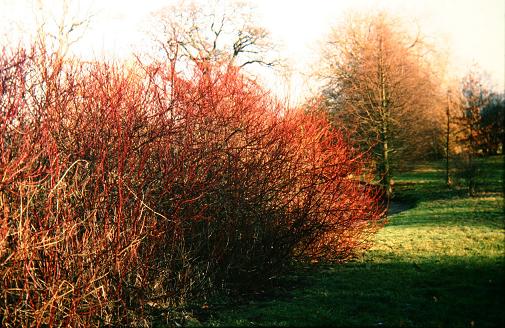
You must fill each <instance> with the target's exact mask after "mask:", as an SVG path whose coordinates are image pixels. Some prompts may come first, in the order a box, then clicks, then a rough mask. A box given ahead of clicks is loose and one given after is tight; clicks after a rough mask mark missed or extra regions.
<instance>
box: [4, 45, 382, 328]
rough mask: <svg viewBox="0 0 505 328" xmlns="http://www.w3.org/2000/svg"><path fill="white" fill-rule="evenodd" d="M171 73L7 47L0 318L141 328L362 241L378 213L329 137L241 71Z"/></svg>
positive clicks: (339, 255)
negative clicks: (199, 300) (159, 315)
mask: <svg viewBox="0 0 505 328" xmlns="http://www.w3.org/2000/svg"><path fill="white" fill-rule="evenodd" d="M174 67H175V66H174V65H173V63H172V64H170V63H168V64H167V63H152V64H148V65H143V64H140V63H136V64H132V65H129V66H126V65H120V64H104V63H99V62H94V63H93V62H92V63H89V62H88V63H84V62H78V61H70V60H64V59H62V58H60V57H58V56H57V55H56V54H48V53H46V52H45V51H44V48H43V47H38V48H37V47H35V48H34V49H32V50H30V51H23V50H18V51H14V52H10V53H9V52H8V51H7V50H5V49H4V50H3V55H2V58H1V60H0V82H1V87H0V120H1V121H0V151H1V153H0V178H1V180H0V213H1V214H0V215H1V220H0V263H1V267H0V274H1V277H2V278H1V281H0V282H1V285H2V286H1V293H0V311H1V312H0V316H1V321H2V325H4V326H32V325H33V326H40V325H48V326H55V325H70V326H89V325H119V324H122V325H124V324H129V325H132V324H134V325H149V323H150V320H151V317H150V315H151V314H152V313H154V312H156V311H158V312H159V311H161V310H163V311H166V310H167V309H170V308H171V306H173V305H177V304H180V303H183V302H185V301H187V300H188V298H191V297H195V296H197V295H198V294H202V293H203V294H205V293H209V292H212V291H213V290H216V289H219V288H221V287H223V286H226V287H234V288H250V287H252V286H250V284H249V283H250V282H251V281H254V282H255V284H259V283H260V282H262V281H267V280H268V279H270V278H271V277H273V276H275V275H277V274H279V273H280V272H282V270H283V269H284V268H285V267H286V265H287V264H289V263H291V262H292V261H294V260H321V259H324V260H331V261H345V260H347V259H349V258H350V257H352V256H353V255H354V254H356V252H359V251H361V250H363V249H365V248H366V246H367V242H368V241H369V238H368V237H369V236H370V235H371V234H372V233H373V232H375V231H376V230H377V228H379V227H380V225H381V219H382V215H383V209H382V208H381V207H380V206H379V205H378V202H377V196H378V195H376V194H375V193H374V192H373V191H372V190H369V189H367V187H364V186H366V185H365V184H360V181H359V178H360V175H361V174H362V170H363V166H364V163H365V160H364V158H363V155H362V154H360V153H358V152H356V150H354V149H353V148H352V147H351V146H350V145H348V144H346V143H345V142H344V140H343V138H342V135H341V134H340V132H337V131H334V130H332V128H331V127H330V125H329V124H328V122H327V121H326V119H325V118H324V117H322V116H320V115H319V114H315V113H306V112H302V111H300V110H289V109H286V108H284V107H283V106H281V105H280V104H278V103H276V102H275V101H274V100H273V99H272V98H271V97H270V96H269V95H268V93H267V92H265V91H264V90H263V89H262V88H260V87H259V86H258V85H257V84H256V83H255V82H253V81H251V80H249V79H247V78H246V77H244V76H242V75H241V74H240V72H239V70H238V69H237V68H234V67H229V66H219V65H215V64H214V65H210V64H208V63H200V64H199V65H196V67H197V68H196V69H195V70H194V71H193V72H192V76H191V78H188V75H190V73H188V72H184V74H181V73H179V72H176V71H175V70H174Z"/></svg>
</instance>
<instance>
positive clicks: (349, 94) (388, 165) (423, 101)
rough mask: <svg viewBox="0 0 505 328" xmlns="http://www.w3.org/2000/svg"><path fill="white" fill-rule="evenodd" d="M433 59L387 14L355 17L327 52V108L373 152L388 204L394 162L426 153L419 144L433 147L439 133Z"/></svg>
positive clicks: (322, 75) (324, 57) (341, 28)
mask: <svg viewBox="0 0 505 328" xmlns="http://www.w3.org/2000/svg"><path fill="white" fill-rule="evenodd" d="M428 56H429V54H428V52H427V47H425V45H424V43H423V40H422V38H421V37H420V35H419V34H418V35H417V36H414V37H412V36H411V35H409V34H408V33H407V32H405V30H403V29H402V25H401V23H400V22H399V21H398V20H396V19H394V18H392V17H390V16H388V15H386V14H385V13H379V14H377V15H374V16H351V17H350V19H349V20H348V21H347V22H345V23H344V24H343V25H342V26H339V27H337V28H335V29H334V30H333V31H332V33H331V34H330V36H329V38H328V39H327V42H326V43H325V45H324V46H323V49H322V61H321V62H322V68H321V70H320V71H318V75H319V77H320V78H321V79H322V80H323V81H324V82H325V83H324V89H323V93H322V94H323V99H324V101H325V106H326V108H327V109H328V110H329V111H330V113H331V114H332V115H333V116H334V119H335V124H336V125H338V126H339V125H343V126H345V127H347V128H348V129H350V130H351V131H352V137H353V138H354V140H355V141H357V142H358V143H359V144H361V146H362V147H364V148H366V149H370V150H372V153H373V155H374V159H375V160H376V169H377V173H378V176H379V179H380V183H381V185H382V186H383V188H384V189H385V191H386V194H387V196H388V198H390V197H391V196H392V192H393V190H392V184H393V182H392V167H393V165H392V164H393V162H394V161H395V160H397V159H398V158H401V157H402V155H404V154H405V153H406V151H408V152H415V150H416V149H421V148H422V149H426V148H425V147H419V144H430V143H432V142H433V135H436V134H437V133H438V132H437V129H438V127H439V124H438V123H435V122H437V121H438V119H437V118H436V117H434V116H433V115H431V114H429V113H430V111H431V110H432V109H434V108H435V107H437V106H439V104H438V103H439V99H440V95H439V92H438V87H437V83H435V79H434V77H433V74H432V70H431V69H430V66H429V65H428V60H427V59H428ZM435 127H436V128H435Z"/></svg>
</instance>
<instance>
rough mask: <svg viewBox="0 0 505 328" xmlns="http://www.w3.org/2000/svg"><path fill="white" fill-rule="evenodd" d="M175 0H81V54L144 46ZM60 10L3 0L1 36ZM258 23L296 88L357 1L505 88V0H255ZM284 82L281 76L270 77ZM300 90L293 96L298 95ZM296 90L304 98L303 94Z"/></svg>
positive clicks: (453, 62) (50, 2)
mask: <svg viewBox="0 0 505 328" xmlns="http://www.w3.org/2000/svg"><path fill="white" fill-rule="evenodd" d="M174 1H175V0H142V1H140V0H74V1H70V3H71V9H70V12H71V13H73V14H74V15H84V14H86V13H87V12H89V13H91V14H93V17H92V20H91V25H90V27H89V28H88V30H87V31H86V34H85V35H84V36H83V38H82V39H81V40H80V41H79V43H77V44H75V45H74V46H73V47H74V52H75V53H77V54H79V55H80V56H84V57H89V56H91V54H94V55H96V56H99V57H100V56H107V57H119V58H125V57H127V56H128V55H129V54H130V53H131V51H132V50H133V49H136V50H138V49H139V48H140V49H141V48H142V43H143V41H144V40H145V38H146V36H145V33H144V32H145V26H146V24H145V23H146V20H147V19H149V16H150V14H151V13H152V12H154V11H156V10H157V9H160V8H162V7H164V6H166V5H169V4H171V3H174ZM41 2H42V3H44V4H45V7H46V8H47V11H49V12H52V15H53V16H56V17H57V15H58V14H57V8H61V5H60V4H59V3H61V0H0V42H1V44H2V45H3V44H5V42H7V41H6V40H9V41H8V42H11V43H12V42H17V40H18V39H19V36H20V35H23V36H27V35H28V34H30V31H32V30H33V26H34V21H35V19H34V17H35V15H39V16H40V11H38V10H37V9H36V8H37V4H40V3H41ZM249 2H250V3H251V4H252V5H253V6H255V7H256V13H257V18H258V20H257V21H258V24H259V25H262V26H264V27H265V28H267V29H268V30H269V31H270V32H271V36H272V39H273V41H274V43H278V44H279V45H280V47H279V49H280V50H281V56H283V57H288V58H289V62H290V64H291V65H292V67H293V69H294V71H295V73H294V74H293V76H292V79H291V83H290V85H291V93H292V94H300V95H301V94H305V93H307V88H308V83H306V78H305V77H303V75H301V72H306V71H307V70H308V67H309V66H310V65H312V64H314V60H317V42H318V41H319V40H321V39H323V38H324V36H325V34H326V33H328V32H329V31H330V28H331V27H332V26H334V25H336V24H338V22H339V21H340V20H341V19H342V17H343V15H344V14H345V13H346V12H347V11H349V10H352V9H358V10H368V9H386V10H387V11H390V12H392V13H393V14H396V15H401V16H403V17H404V18H407V21H408V22H412V24H417V25H419V27H420V30H421V32H422V33H423V34H424V35H427V36H428V37H433V40H434V41H435V42H437V43H439V44H440V48H442V49H445V50H446V51H449V54H450V56H449V63H450V73H451V75H453V76H454V77H455V78H458V77H461V76H462V75H463V74H464V73H465V72H466V71H467V70H468V69H469V68H470V67H471V66H472V65H473V64H477V65H478V66H479V67H480V68H481V69H483V70H484V71H486V72H487V73H488V74H489V76H490V78H491V81H490V82H491V84H492V86H493V88H494V89H495V90H496V91H498V92H503V91H504V90H505V82H504V80H505V1H503V0H417V1H406V0H333V1H332V0H308V1H304V0H250V1H249ZM269 84H271V85H278V83H269ZM292 97H293V96H292ZM295 98H300V97H296V96H295Z"/></svg>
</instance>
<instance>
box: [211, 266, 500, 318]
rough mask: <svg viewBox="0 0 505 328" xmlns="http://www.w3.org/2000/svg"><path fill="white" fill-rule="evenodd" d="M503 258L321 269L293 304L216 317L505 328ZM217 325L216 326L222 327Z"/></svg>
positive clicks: (260, 305)
mask: <svg viewBox="0 0 505 328" xmlns="http://www.w3.org/2000/svg"><path fill="white" fill-rule="evenodd" d="M504 274H505V270H504V263H503V259H494V258H468V257H465V258H450V257H444V258H432V259H429V260H424V261H423V262H418V263H414V262H411V263H407V262H402V261H394V262H392V263H349V264H346V265H342V266H328V267H327V268H324V267H323V268H320V269H319V270H318V272H317V273H316V274H314V273H311V274H310V275H309V276H307V280H308V281H309V282H308V284H309V285H308V286H305V288H304V287H300V288H297V289H295V290H293V291H292V292H290V293H289V294H290V295H289V297H284V298H282V297H281V298H279V297H278V298H276V299H272V300H270V301H264V300H261V301H250V302H249V303H248V304H246V305H240V306H237V307H234V310H233V311H231V312H230V311H225V312H224V313H221V314H219V313H216V317H215V318H214V319H213V320H211V321H210V322H209V323H210V324H217V325H224V326H230V325H231V326H237V325H238V326H251V325H261V326H394V327H399V326H406V327H410V326H430V327H435V326H443V327H465V326H467V327H470V326H473V325H475V326H476V327H497V326H503V325H505V314H504V312H503V311H502V309H503V308H504V307H505V301H504V298H503V295H504V292H505V278H504V277H505V275H504ZM216 319H217V320H216Z"/></svg>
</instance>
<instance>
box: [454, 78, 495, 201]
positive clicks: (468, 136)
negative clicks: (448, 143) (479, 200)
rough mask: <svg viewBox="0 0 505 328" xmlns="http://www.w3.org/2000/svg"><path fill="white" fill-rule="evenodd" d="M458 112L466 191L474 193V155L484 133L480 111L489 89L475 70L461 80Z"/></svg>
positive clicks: (485, 102)
mask: <svg viewBox="0 0 505 328" xmlns="http://www.w3.org/2000/svg"><path fill="white" fill-rule="evenodd" d="M461 96H462V99H461V105H460V107H459V108H460V113H459V115H458V117H457V118H456V120H457V124H458V127H459V131H458V132H459V134H458V141H459V143H460V144H461V145H462V148H463V152H464V155H465V165H464V172H463V173H464V174H463V175H464V177H465V179H466V181H467V184H468V192H469V194H470V195H471V196H474V195H475V191H476V190H475V187H476V178H477V166H476V163H475V157H476V156H478V155H479V153H480V150H481V144H482V143H483V142H484V140H485V137H486V133H485V129H484V127H483V125H482V124H481V123H482V119H481V112H482V110H483V109H484V108H485V106H486V105H487V104H488V103H489V97H490V91H489V88H487V87H486V86H485V83H484V78H483V76H482V75H481V74H479V73H478V72H476V71H470V72H469V73H468V74H467V75H466V76H465V77H463V79H462V81H461Z"/></svg>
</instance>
